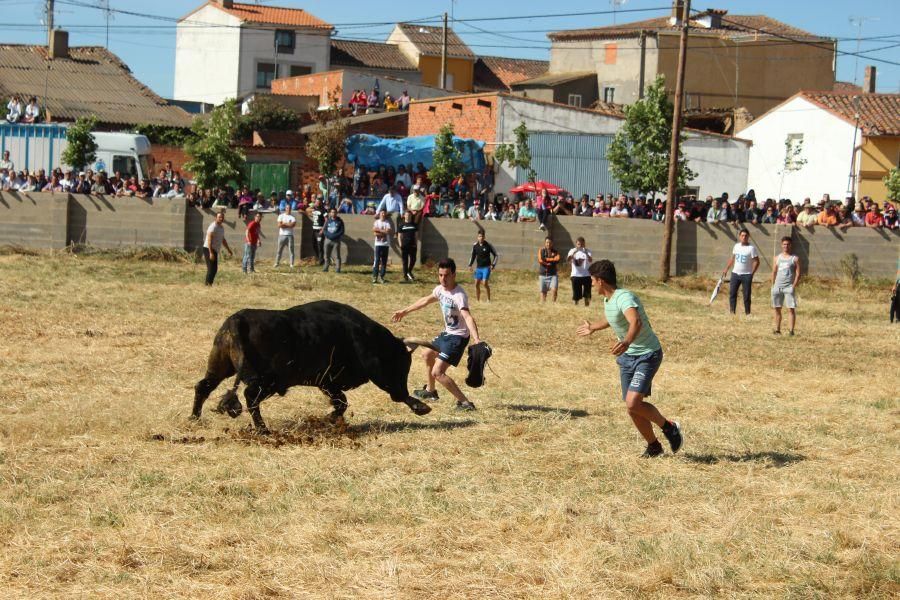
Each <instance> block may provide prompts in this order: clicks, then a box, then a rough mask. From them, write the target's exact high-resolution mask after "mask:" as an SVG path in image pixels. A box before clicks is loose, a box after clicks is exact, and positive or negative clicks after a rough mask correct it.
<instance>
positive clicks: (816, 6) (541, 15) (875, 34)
mask: <svg viewBox="0 0 900 600" xmlns="http://www.w3.org/2000/svg"><path fill="white" fill-rule="evenodd" d="M613 1H615V2H616V5H617V8H618V11H619V12H617V13H615V14H613V13H612V12H610V11H612V9H613ZM248 2H253V0H248ZM104 3H108V5H109V6H110V8H111V9H112V10H113V11H121V12H111V13H108V14H109V15H110V16H111V18H110V20H109V49H110V50H111V51H112V52H114V53H115V54H116V55H118V56H119V58H121V59H122V60H123V61H124V62H125V63H126V64H128V66H129V67H130V68H131V70H132V72H133V73H134V75H135V76H136V77H137V78H138V79H139V80H140V81H141V82H143V83H144V84H146V85H148V86H149V87H150V88H151V89H153V90H154V91H155V92H156V93H157V94H159V95H161V96H163V97H165V98H170V97H171V95H172V89H173V77H174V72H175V67H174V64H175V22H174V21H175V20H177V19H178V18H180V17H182V16H185V15H186V14H188V13H189V12H191V11H192V10H193V9H195V8H197V7H199V6H201V5H202V2H201V1H197V2H196V3H195V2H191V1H190V0H153V1H152V2H149V1H147V0H56V9H55V11H54V12H55V25H56V26H57V27H62V28H64V29H67V30H69V32H70V38H69V44H70V45H72V46H96V45H99V46H104V45H106V25H107V19H106V15H107V13H106V12H104V11H103V10H101V9H98V8H93V7H98V6H102V5H103V4H104ZM260 3H262V4H266V5H270V6H284V7H292V8H303V9H305V10H307V11H309V12H310V13H312V14H313V15H315V16H317V17H319V18H320V19H323V20H325V21H327V22H329V23H332V24H334V25H335V26H336V29H337V36H336V37H341V38H352V39H366V40H374V41H384V40H385V39H386V38H387V35H388V33H389V32H390V30H391V28H392V26H391V25H390V24H389V23H393V22H395V21H412V20H417V19H432V20H433V21H434V24H437V22H438V21H439V19H440V15H441V14H442V13H443V12H447V13H450V14H451V15H452V16H453V17H454V18H455V19H459V20H460V21H459V22H457V23H455V24H452V25H451V26H452V27H453V29H454V30H455V31H456V32H457V34H459V35H460V36H461V37H462V38H463V40H464V41H465V42H466V44H468V45H469V46H470V47H471V48H472V50H473V51H474V52H475V53H476V54H482V55H497V56H510V57H521V58H534V59H542V60H549V47H550V43H549V40H548V39H547V35H546V34H547V32H548V31H558V30H563V29H576V28H583V27H599V26H603V25H611V24H613V23H614V22H617V23H626V22H629V21H637V20H642V19H647V18H652V17H656V16H663V15H666V14H669V12H670V8H669V7H670V6H671V0H624V2H623V0H606V1H604V0H599V1H598V0H554V2H552V3H551V2H547V1H543V2H536V1H533V0H518V1H517V2H514V3H513V2H508V1H504V2H490V3H485V2H483V0H456V1H455V2H451V0H440V1H438V0H418V1H417V2H414V3H413V2H397V3H395V4H393V6H392V3H391V2H372V1H371V0H339V1H335V0H308V1H305V2H304V1H302V0H262V1H261V2H260ZM44 6H45V2H44V0H0V11H2V14H3V16H4V19H3V21H2V22H0V42H2V43H15V44H46V40H47V34H46V29H45V28H44V26H42V22H43V19H44ZM512 8H515V12H513V11H512V10H511V9H512ZM692 8H694V9H696V10H702V9H706V8H722V9H726V10H728V12H729V13H731V14H765V15H768V16H770V17H773V18H775V19H778V20H780V21H783V22H785V23H788V24H790V25H793V26H794V27H798V28H800V29H803V30H806V31H809V32H811V33H814V34H817V35H822V36H827V37H834V38H837V39H838V50H839V51H842V52H856V51H857V47H858V48H859V51H860V52H863V53H866V54H867V56H870V57H872V58H873V59H876V58H877V59H881V60H884V61H890V62H893V63H898V64H894V65H892V64H887V63H881V62H874V61H872V60H867V58H866V57H859V58H857V57H854V56H849V55H845V56H839V57H838V61H837V78H838V79H839V80H841V81H851V82H852V81H854V73H856V79H857V82H858V83H860V84H861V83H862V78H863V75H862V73H863V68H864V66H865V65H867V64H874V65H876V66H877V67H878V69H877V72H878V73H877V87H878V91H879V92H891V93H898V92H900V0H853V1H846V0H844V1H841V0H715V2H713V1H712V0H710V1H709V2H707V3H700V2H697V1H696V0H695V1H694V2H692ZM622 11H636V12H622ZM638 11H639V12H638ZM597 12H606V13H607V14H583V13H597ZM128 13H138V14H128ZM572 13H582V14H572ZM563 14H567V15H569V16H552V17H547V16H546V15H563ZM141 15H150V16H151V17H153V18H151V17H148V16H141ZM522 17H527V18H522ZM726 18H727V17H726ZM472 19H491V20H480V21H478V20H476V21H471V20H472ZM463 20H470V21H467V22H466V21H463ZM860 23H861V29H860V26H859V24H860ZM858 36H861V38H862V39H861V41H859V43H857V37H858ZM874 38H880V39H874ZM857 44H858V46H857ZM211 85H214V82H211Z"/></svg>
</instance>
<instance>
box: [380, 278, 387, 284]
mask: <svg viewBox="0 0 900 600" xmlns="http://www.w3.org/2000/svg"><path fill="white" fill-rule="evenodd" d="M378 283H387V282H386V281H385V280H384V277H379V278H378Z"/></svg>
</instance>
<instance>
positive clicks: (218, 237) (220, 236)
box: [203, 221, 225, 252]
mask: <svg viewBox="0 0 900 600" xmlns="http://www.w3.org/2000/svg"><path fill="white" fill-rule="evenodd" d="M224 239H225V228H224V227H222V226H221V225H219V224H218V223H216V222H215V221H214V222H212V223H210V224H209V227H207V228H206V238H204V240H203V247H204V248H209V249H210V250H212V251H213V252H218V251H219V250H220V249H221V248H222V240H224Z"/></svg>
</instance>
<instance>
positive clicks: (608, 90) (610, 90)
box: [603, 87, 616, 104]
mask: <svg viewBox="0 0 900 600" xmlns="http://www.w3.org/2000/svg"><path fill="white" fill-rule="evenodd" d="M615 97H616V88H614V87H605V88H603V101H604V102H609V103H610V104H612V103H613V102H615Z"/></svg>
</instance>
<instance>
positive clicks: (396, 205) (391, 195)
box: [375, 185, 406, 217]
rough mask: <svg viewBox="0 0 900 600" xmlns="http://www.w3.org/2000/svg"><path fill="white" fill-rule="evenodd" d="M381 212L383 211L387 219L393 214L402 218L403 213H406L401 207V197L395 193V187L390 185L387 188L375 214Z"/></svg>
mask: <svg viewBox="0 0 900 600" xmlns="http://www.w3.org/2000/svg"><path fill="white" fill-rule="evenodd" d="M381 211H385V212H386V213H387V214H388V216H389V217H390V216H391V215H393V214H398V215H400V216H401V217H402V216H403V213H405V212H406V208H405V207H404V206H403V196H401V195H400V194H398V193H397V188H396V187H395V186H393V185H392V186H391V187H390V188H388V191H387V194H385V195H384V197H383V198H382V199H381V202H379V203H378V206H377V207H376V208H375V214H378V213H380V212H381Z"/></svg>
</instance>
